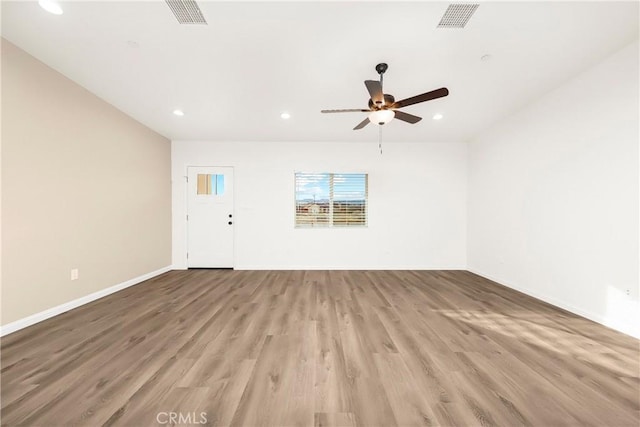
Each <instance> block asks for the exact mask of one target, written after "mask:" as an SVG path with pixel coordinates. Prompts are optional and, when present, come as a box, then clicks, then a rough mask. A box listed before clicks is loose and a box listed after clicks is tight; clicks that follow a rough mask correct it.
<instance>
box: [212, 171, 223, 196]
mask: <svg viewBox="0 0 640 427" xmlns="http://www.w3.org/2000/svg"><path fill="white" fill-rule="evenodd" d="M214 176H215V177H216V194H217V195H218V196H222V195H223V194H224V175H214Z"/></svg>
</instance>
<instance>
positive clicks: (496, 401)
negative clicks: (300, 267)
mask: <svg viewBox="0 0 640 427" xmlns="http://www.w3.org/2000/svg"><path fill="white" fill-rule="evenodd" d="M0 362H1V368H0V380H1V388H0V402H1V407H0V421H1V423H2V425H7V426H9V425H25V426H32V425H33V426H36V425H77V426H95V425H107V426H143V425H144V426H146V425H161V422H160V421H163V420H164V418H163V417H165V418H166V417H168V416H169V414H170V413H172V414H174V415H171V416H173V417H181V418H175V419H174V422H173V424H180V422H179V421H180V420H182V421H181V422H182V424H183V425H184V424H185V423H187V424H188V423H191V424H192V425H195V424H198V423H196V422H195V421H198V422H201V421H203V420H204V419H206V425H216V426H232V425H233V426H396V425H397V426H421V425H431V426H468V425H474V426H475V425H487V426H489V425H499V426H515V425H522V426H541V427H546V426H578V425H579V426H583V425H595V426H616V427H617V426H634V427H637V426H638V425H640V347H639V341H638V340H636V339H634V338H631V337H628V336H626V335H623V334H621V333H618V332H615V331H613V330H610V329H608V328H606V327H604V326H602V325H598V324H596V323H594V322H591V321H589V320H587V319H584V318H581V317H578V316H575V315H573V314H571V313H568V312H566V311H564V310H561V309H558V308H556V307H553V306H551V305H549V304H546V303H544V302H542V301H539V300H536V299H533V298H531V297H528V296H526V295H523V294H521V293H519V292H516V291H513V290H511V289H508V288H505V287H502V286H500V285H497V284H495V283H493V282H491V281H489V280H486V279H483V278H481V277H479V276H477V275H475V274H473V273H469V272H465V271H316V270H314V271H233V270H187V271H172V272H168V273H166V274H164V275H162V276H159V277H156V278H154V279H151V280H149V281H147V282H145V283H142V284H139V285H137V286H134V287H131V288H127V289H125V290H123V291H121V292H117V293H115V294H112V295H109V296H107V297H105V298H102V299H100V300H98V301H94V302H92V303H90V304H87V305H85V306H82V307H79V308H77V309H75V310H71V311H69V312H67V313H64V314H62V315H60V316H57V317H55V318H52V319H49V320H47V321H44V322H41V323H39V324H36V325H34V326H32V327H29V328H26V329H23V330H21V331H18V332H15V333H13V334H10V335H8V336H6V337H3V338H2V339H1V340H0ZM158 417H160V419H159V418H158ZM164 421H171V420H170V419H169V418H167V419H166V420H164Z"/></svg>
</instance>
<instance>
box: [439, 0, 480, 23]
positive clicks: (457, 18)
mask: <svg viewBox="0 0 640 427" xmlns="http://www.w3.org/2000/svg"><path fill="white" fill-rule="evenodd" d="M478 6H480V5H479V4H477V3H474V4H470V3H454V4H450V5H449V7H448V8H447V11H446V12H445V13H444V15H442V18H441V19H440V23H439V24H438V28H464V26H465V25H467V22H469V19H470V18H471V15H473V12H475V11H476V9H477V8H478Z"/></svg>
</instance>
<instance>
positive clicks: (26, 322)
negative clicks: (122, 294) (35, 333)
mask: <svg viewBox="0 0 640 427" xmlns="http://www.w3.org/2000/svg"><path fill="white" fill-rule="evenodd" d="M170 270H172V267H171V266H167V267H163V268H161V269H159V270H156V271H152V272H150V273H146V274H143V275H142V276H138V277H135V278H133V279H130V280H127V281H126V282H122V283H119V284H117V285H114V286H111V287H109V288H105V289H101V290H99V291H97V292H94V293H92V294H89V295H85V296H83V297H80V298H78V299H74V300H73V301H69V302H66V303H64V304H60V305H58V306H55V307H51V308H49V309H47V310H44V311H41V312H40V313H36V314H32V315H31V316H28V317H25V318H23V319H20V320H16V321H15V322H11V323H7V324H6V325H4V326H1V327H0V337H3V336H5V335H9V334H10V333H13V332H16V331H19V330H20V329H23V328H26V327H27V326H31V325H34V324H36V323H38V322H42V321H43V320H46V319H49V318H51V317H54V316H57V315H58V314H62V313H64V312H66V311H69V310H73V309H74V308H77V307H80V306H81V305H84V304H88V303H90V302H92V301H95V300H97V299H100V298H102V297H106V296H107V295H110V294H112V293H114V292H118V291H121V290H122V289H125V288H128V287H130V286H133V285H137V284H138V283H141V282H144V281H145V280H149V279H151V278H153V277H156V276H159V275H161V274H163V273H166V272H167V271H170Z"/></svg>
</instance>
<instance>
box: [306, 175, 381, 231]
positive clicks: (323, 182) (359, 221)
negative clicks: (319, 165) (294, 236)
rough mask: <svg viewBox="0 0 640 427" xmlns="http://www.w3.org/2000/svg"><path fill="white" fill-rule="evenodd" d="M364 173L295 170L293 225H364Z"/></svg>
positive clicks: (365, 179)
mask: <svg viewBox="0 0 640 427" xmlns="http://www.w3.org/2000/svg"><path fill="white" fill-rule="evenodd" d="M367 178H368V176H367V174H366V173H302V172H297V173H296V174H295V181H296V182H295V188H296V224H295V225H296V227H363V226H366V225H367V195H368V185H367V181H368V180H367Z"/></svg>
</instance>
